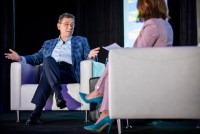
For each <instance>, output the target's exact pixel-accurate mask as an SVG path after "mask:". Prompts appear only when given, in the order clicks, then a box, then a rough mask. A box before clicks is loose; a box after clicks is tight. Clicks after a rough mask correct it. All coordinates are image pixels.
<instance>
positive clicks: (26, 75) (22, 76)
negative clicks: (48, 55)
mask: <svg viewBox="0 0 200 134" xmlns="http://www.w3.org/2000/svg"><path fill="white" fill-rule="evenodd" d="M38 78H39V66H32V65H30V64H25V63H20V62H13V63H11V69H10V90H11V91H10V95H11V110H17V109H18V108H19V107H20V97H21V85H23V84H35V83H36V82H37V80H38Z"/></svg>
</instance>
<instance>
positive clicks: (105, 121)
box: [84, 116, 113, 133]
mask: <svg viewBox="0 0 200 134" xmlns="http://www.w3.org/2000/svg"><path fill="white" fill-rule="evenodd" d="M112 123H113V120H111V119H110V117H109V116H106V117H105V118H103V119H102V120H101V121H99V122H98V123H96V124H94V125H89V126H85V127H84V129H86V130H89V131H92V132H98V133H100V132H102V131H103V130H104V129H105V128H106V127H107V126H109V127H108V130H107V133H109V132H110V129H111V126H112Z"/></svg>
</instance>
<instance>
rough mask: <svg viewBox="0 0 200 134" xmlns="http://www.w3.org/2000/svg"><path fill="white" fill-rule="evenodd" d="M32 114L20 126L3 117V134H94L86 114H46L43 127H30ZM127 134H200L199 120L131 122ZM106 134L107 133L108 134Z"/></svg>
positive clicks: (23, 117) (25, 113) (12, 117)
mask: <svg viewBox="0 0 200 134" xmlns="http://www.w3.org/2000/svg"><path fill="white" fill-rule="evenodd" d="M30 113H31V112H30V111H23V112H21V114H20V122H16V112H14V111H12V112H8V113H3V114H1V115H0V133H1V134H16V133H19V134H26V133H28V134H34V133H37V134H45V133H48V134H91V133H93V132H89V131H86V130H84V129H83V126H85V125H90V124H92V123H93V122H87V123H86V122H84V119H85V118H84V115H85V114H84V112H80V111H68V112H64V111H53V112H52V111H44V112H43V114H42V117H41V119H42V121H43V123H42V124H41V125H33V126H26V125H25V121H26V119H27V118H28V117H29V115H30ZM122 124H123V127H122V130H123V133H128V134H130V133H134V134H144V133H147V134H200V129H198V128H196V126H197V124H198V120H129V124H130V125H131V126H132V128H128V129H126V120H122ZM103 133H106V131H104V132H103ZM110 133H111V134H117V133H118V132H117V124H116V121H114V123H113V126H112V128H111V131H110Z"/></svg>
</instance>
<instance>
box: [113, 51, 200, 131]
mask: <svg viewBox="0 0 200 134" xmlns="http://www.w3.org/2000/svg"><path fill="white" fill-rule="evenodd" d="M109 114H110V117H111V118H112V119H117V123H118V132H119V133H121V121H120V119H200V47H167V48H132V49H128V48H127V49H125V48H124V49H116V50H111V51H110V52H109Z"/></svg>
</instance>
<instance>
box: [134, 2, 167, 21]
mask: <svg viewBox="0 0 200 134" xmlns="http://www.w3.org/2000/svg"><path fill="white" fill-rule="evenodd" d="M137 9H138V12H139V14H138V21H140V22H142V21H146V20H148V19H151V18H162V19H164V20H166V19H169V18H170V17H169V15H168V7H167V3H166V2H165V0H138V2H137Z"/></svg>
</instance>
